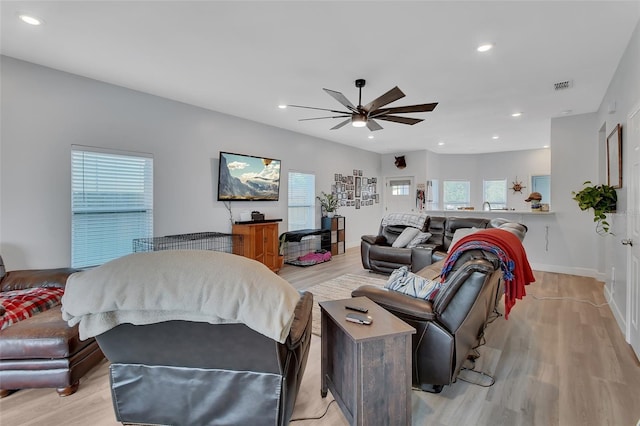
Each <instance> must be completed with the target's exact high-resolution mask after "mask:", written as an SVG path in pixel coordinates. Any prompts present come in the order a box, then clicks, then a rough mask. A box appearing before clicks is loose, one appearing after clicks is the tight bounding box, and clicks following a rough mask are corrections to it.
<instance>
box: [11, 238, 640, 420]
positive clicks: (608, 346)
mask: <svg viewBox="0 0 640 426" xmlns="http://www.w3.org/2000/svg"><path fill="white" fill-rule="evenodd" d="M346 273H351V274H359V275H364V276H372V277H374V278H380V277H381V275H377V274H370V273H369V272H368V271H366V270H364V269H363V268H362V265H361V263H360V251H359V248H352V249H349V250H347V254H345V255H340V256H334V258H333V259H332V260H331V261H330V262H326V263H323V264H319V265H315V266H312V267H306V268H302V267H296V266H291V265H285V266H284V268H283V269H282V271H281V272H280V276H282V277H283V278H285V279H286V280H288V281H289V282H291V283H292V284H293V285H294V286H295V287H296V288H298V289H305V288H308V287H311V286H313V285H315V284H319V283H321V282H324V281H327V280H330V279H332V278H335V277H337V276H340V275H343V274H346ZM535 276H536V280H537V282H536V283H534V284H532V285H531V286H529V287H528V288H527V293H528V295H527V296H526V297H525V298H524V299H523V300H518V302H517V303H516V305H515V307H514V308H513V310H512V311H511V314H510V315H509V319H508V320H505V319H504V317H501V318H498V319H496V320H495V321H494V322H493V323H492V324H490V325H489V326H488V328H487V330H486V333H485V334H486V342H485V344H484V345H483V346H481V347H480V348H479V349H478V351H479V353H480V355H481V356H480V358H478V359H477V360H476V369H477V370H479V371H482V372H485V373H487V374H490V375H491V376H493V377H494V378H495V384H494V385H493V386H491V387H481V386H478V385H474V384H471V383H467V382H464V381H462V380H458V382H457V383H455V384H453V385H451V386H445V388H444V390H443V391H442V393H440V394H429V393H425V392H421V391H413V392H412V401H411V403H412V414H413V424H414V425H426V424H429V425H435V426H454V425H455V426H457V425H487V426H489V425H491V426H499V425H505V426H507V425H508V426H512V425H532V426H538V425H540V426H573V425H575V426H578V425H580V426H585V425H586V426H589V425H593V426H600V425H614V426H623V425H625V426H626V425H628V426H634V425H636V423H637V422H638V421H639V420H640V399H639V398H640V397H639V396H638V395H640V363H639V362H638V360H637V359H636V357H635V354H634V353H633V351H632V350H631V348H630V347H629V345H628V344H627V343H626V342H625V341H624V337H623V335H622V333H621V332H620V329H619V327H618V325H617V323H616V321H615V319H614V317H613V315H612V313H611V310H610V308H609V307H608V306H606V305H605V306H602V307H599V308H598V307H594V306H592V305H589V304H586V303H580V302H577V301H572V300H568V299H564V300H541V299H536V298H535V297H539V298H543V297H563V298H576V299H588V300H591V301H593V302H594V303H596V304H600V303H604V302H605V300H604V297H603V284H602V283H601V282H598V281H596V280H593V279H591V278H585V277H578V276H572V275H563V274H555V273H547V272H538V271H536V272H535ZM480 378H482V377H481V376H480ZM332 399H333V398H332V396H331V394H330V393H329V395H328V396H327V398H324V399H323V398H321V397H320V339H319V338H318V337H317V336H313V337H312V342H311V352H310V355H309V361H308V363H307V368H306V371H305V373H304V378H303V383H302V388H301V390H300V393H299V395H298V399H297V402H296V408H295V411H294V414H293V418H294V419H296V418H302V417H304V418H308V417H315V416H319V415H321V414H322V413H323V412H324V410H325V408H326V407H327V405H328V404H329V402H330V401H331V400H332ZM0 424H2V426H18V425H43V424H47V425H65V426H76V425H77V426H85V425H92V426H113V425H117V424H118V423H117V422H116V421H115V416H114V414H113V406H112V403H111V395H110V392H109V379H108V363H107V362H106V361H105V362H103V363H101V364H100V365H99V366H97V367H96V368H94V369H93V370H92V371H91V372H90V373H89V374H87V375H86V376H85V377H84V378H83V379H82V381H81V383H80V389H79V390H78V392H77V393H76V394H74V395H72V396H69V397H66V398H60V397H58V396H57V394H56V392H55V391H54V390H53V389H25V390H22V391H19V392H16V393H14V394H12V395H10V396H8V397H6V398H4V399H2V400H0ZM292 425H327V426H335V425H338V426H341V425H347V422H346V420H345V418H344V416H343V415H342V413H341V412H340V408H339V407H338V406H337V404H335V403H333V404H331V406H330V407H329V410H328V412H327V414H326V415H325V416H324V417H323V418H322V419H321V420H315V419H313V420H312V419H310V420H302V421H296V422H292Z"/></svg>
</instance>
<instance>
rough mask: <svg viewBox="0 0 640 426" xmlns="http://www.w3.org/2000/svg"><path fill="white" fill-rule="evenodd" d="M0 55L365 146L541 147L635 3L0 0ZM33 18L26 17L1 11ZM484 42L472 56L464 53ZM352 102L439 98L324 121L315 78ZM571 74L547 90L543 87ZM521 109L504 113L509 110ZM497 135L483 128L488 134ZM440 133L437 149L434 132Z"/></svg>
mask: <svg viewBox="0 0 640 426" xmlns="http://www.w3.org/2000/svg"><path fill="white" fill-rule="evenodd" d="M0 11H1V14H2V21H1V24H2V29H1V36H2V39H1V53H2V54H4V55H8V56H11V57H14V58H18V59H23V60H26V61H30V62H34V63H37V64H41V65H45V66H48V67H52V68H56V69H60V70H63V71H68V72H71V73H75V74H79V75H82V76H86V77H90V78H93V79H97V80H101V81H105V82H108V83H113V84H117V85H120V86H124V87H128V88H131V89H135V90H139V91H142V92H146V93H151V94H154V95H158V96H162V97H166V98H170V99H174V100H177V101H181V102H185V103H188V104H192V105H197V106H200V107H203V108H208V109H211V110H215V111H220V112H224V113H227V114H231V115H235V116H239V117H243V118H246V119H249V120H254V121H258V122H261V123H266V124H269V125H272V126H276V127H280V128H284V129H289V130H292V131H295V132H300V133H304V134H308V135H312V136H316V137H319V138H324V139H328V140H332V141H335V142H339V143H343V144H347V145H352V146H356V147H359V148H363V149H367V150H370V151H374V152H379V153H390V152H394V153H399V152H403V151H413V150H422V149H429V150H432V151H435V152H440V153H482V152H497V151H512V150H522V149H535V148H541V147H543V146H544V145H547V144H548V143H549V124H550V119H551V118H552V117H559V116H562V115H563V112H564V111H567V110H570V111H571V112H570V114H581V113H586V112H593V111H596V110H597V109H598V107H599V105H600V103H601V101H602V98H603V95H604V93H605V91H606V89H607V86H608V83H609V82H610V80H611V78H612V76H613V73H614V72H615V69H616V66H617V65H618V62H619V60H620V58H621V56H622V53H623V52H624V50H625V48H626V46H627V44H628V42H629V40H630V37H631V34H632V32H633V30H634V28H635V26H636V24H637V23H638V20H639V18H640V1H627V2H615V1H535V2H525V1H510V2H490V1H470V2H459V1H441V2H435V1H411V2H400V1H386V2H385V1H354V2H345V1H335V2H333V1H284V2H273V1H254V2H248V1H233V2H220V1H195V2H181V1H131V2H115V1H83V2H80V1H66V2H65V1H43V2H30V1H15V2H11V1H4V0H3V1H2V3H1V9H0ZM18 12H28V13H31V14H34V15H37V16H38V17H40V18H42V19H44V21H45V24H44V25H42V26H39V27H32V26H29V25H26V24H24V23H22V22H20V21H19V20H18V19H17V14H18ZM483 42H491V43H494V44H495V48H494V49H493V50H491V51H489V52H488V53H485V54H481V53H478V52H477V51H476V47H477V45H478V44H480V43H483ZM357 78H364V79H366V80H367V85H366V87H365V88H364V89H363V94H362V101H363V104H366V103H368V102H369V101H371V100H372V99H374V98H376V97H377V96H379V95H381V94H382V93H384V92H386V91H387V90H389V89H391V88H392V87H393V86H396V85H397V86H399V87H400V89H402V91H403V92H404V93H405V94H406V95H407V96H406V97H405V98H403V99H401V100H399V101H397V102H395V103H393V104H391V105H390V106H402V105H412V104H419V103H430V102H439V105H438V107H437V108H436V109H435V111H433V112H431V113H420V114H410V115H409V114H405V115H407V116H413V117H418V118H425V119H426V120H425V121H423V122H422V123H419V124H416V125H414V126H408V125H403V124H397V123H390V122H386V121H380V122H379V123H380V124H381V125H382V126H383V127H384V129H383V130H380V131H377V132H373V135H374V136H375V138H374V139H372V140H370V139H368V138H367V136H368V135H369V134H371V132H369V131H368V130H367V129H366V128H358V129H357V128H353V127H351V126H345V127H343V128H341V129H338V130H329V129H330V128H331V127H333V126H334V125H335V124H337V123H338V122H339V120H338V119H333V120H332V119H328V120H315V121H302V122H300V121H298V120H299V119H301V118H309V117H319V116H324V115H325V114H324V113H323V112H322V111H317V113H318V114H316V111H311V110H302V109H294V108H288V109H284V110H282V109H279V108H278V107H277V105H278V104H281V103H285V104H298V105H308V106H314V107H320V108H328V109H343V108H342V107H341V105H340V104H338V103H337V101H335V100H334V99H333V98H331V97H330V96H329V95H327V94H326V93H325V92H324V91H323V90H322V88H329V89H333V90H336V91H339V92H342V93H343V94H344V95H345V96H346V97H347V98H349V99H350V100H351V102H353V103H354V104H357V101H358V92H357V89H356V88H355V85H354V80H355V79H357ZM563 80H572V81H573V87H572V88H571V89H568V90H564V91H560V92H556V91H554V89H553V83H555V82H558V81H563ZM515 111H522V112H523V115H522V116H521V117H520V118H512V117H511V116H510V114H511V113H512V112H515ZM494 135H498V136H499V139H497V140H494V139H492V136H494ZM440 141H442V142H444V143H445V145H443V146H438V142H440Z"/></svg>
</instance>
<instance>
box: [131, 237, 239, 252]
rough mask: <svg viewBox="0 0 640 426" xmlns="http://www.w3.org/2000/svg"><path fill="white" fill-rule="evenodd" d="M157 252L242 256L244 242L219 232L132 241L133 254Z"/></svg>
mask: <svg viewBox="0 0 640 426" xmlns="http://www.w3.org/2000/svg"><path fill="white" fill-rule="evenodd" d="M159 250H213V251H222V252H225V253H234V254H239V255H243V254H244V241H243V237H242V235H236V234H223V233H220V232H196V233H193V234H178V235H167V236H164V237H152V238H136V239H134V240H133V252H134V253H137V252H145V251H159Z"/></svg>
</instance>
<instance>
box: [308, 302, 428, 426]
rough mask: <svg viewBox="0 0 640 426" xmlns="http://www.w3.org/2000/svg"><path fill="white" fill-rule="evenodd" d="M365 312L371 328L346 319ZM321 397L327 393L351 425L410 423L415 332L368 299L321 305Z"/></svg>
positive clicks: (323, 303)
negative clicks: (350, 307) (349, 307)
mask: <svg viewBox="0 0 640 426" xmlns="http://www.w3.org/2000/svg"><path fill="white" fill-rule="evenodd" d="M345 305H355V306H361V307H365V308H367V309H368V310H369V312H368V313H367V314H366V315H370V316H371V317H372V318H373V323H372V324H371V325H361V324H356V323H352V322H349V321H347V320H346V319H345V317H346V315H347V314H348V313H350V312H353V311H350V310H347V309H345ZM320 310H321V321H322V332H321V333H322V337H321V341H322V366H321V370H320V371H321V378H322V388H321V395H322V397H323V398H324V397H325V396H327V390H330V391H331V394H332V395H333V396H334V397H335V399H336V401H337V402H338V405H339V406H340V409H341V410H342V412H343V413H344V415H345V417H346V418H347V420H348V421H349V423H350V424H352V425H364V424H367V425H410V424H411V335H412V334H414V333H415V332H416V330H415V329H414V328H413V327H411V326H409V325H408V324H406V323H405V322H403V321H401V320H399V319H398V318H396V317H395V316H394V315H393V314H390V313H389V312H387V311H385V310H384V309H382V308H381V307H380V306H378V305H376V304H375V303H374V302H372V301H371V300H369V299H367V298H366V297H355V298H352V299H344V300H331V301H328V302H320Z"/></svg>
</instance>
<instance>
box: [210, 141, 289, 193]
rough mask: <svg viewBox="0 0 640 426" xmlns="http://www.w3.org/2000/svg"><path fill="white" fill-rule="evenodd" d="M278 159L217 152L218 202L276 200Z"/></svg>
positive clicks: (278, 179) (278, 176)
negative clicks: (218, 157) (218, 155)
mask: <svg viewBox="0 0 640 426" xmlns="http://www.w3.org/2000/svg"><path fill="white" fill-rule="evenodd" d="M279 196H280V160H275V159H273V158H265V157H255V156H253V155H245V154H234V153H232V152H220V167H219V168H218V201H278V198H279Z"/></svg>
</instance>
